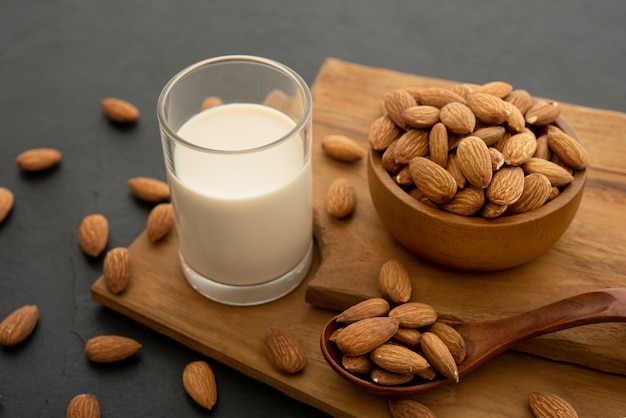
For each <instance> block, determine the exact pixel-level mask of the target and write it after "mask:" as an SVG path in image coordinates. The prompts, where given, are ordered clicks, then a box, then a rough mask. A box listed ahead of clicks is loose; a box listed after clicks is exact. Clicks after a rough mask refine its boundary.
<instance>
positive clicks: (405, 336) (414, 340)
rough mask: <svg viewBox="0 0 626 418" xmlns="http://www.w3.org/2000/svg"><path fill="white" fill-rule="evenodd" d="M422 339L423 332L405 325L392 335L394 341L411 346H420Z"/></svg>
mask: <svg viewBox="0 0 626 418" xmlns="http://www.w3.org/2000/svg"><path fill="white" fill-rule="evenodd" d="M421 339H422V333H421V332H420V331H419V330H418V329H415V328H404V327H400V328H398V331H396V333H395V334H393V337H391V340H392V341H395V342H397V343H399V344H403V345H405V346H407V347H409V348H418V347H419V345H420V340H421Z"/></svg>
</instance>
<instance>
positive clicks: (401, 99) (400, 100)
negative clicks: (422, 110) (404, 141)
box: [383, 89, 417, 129]
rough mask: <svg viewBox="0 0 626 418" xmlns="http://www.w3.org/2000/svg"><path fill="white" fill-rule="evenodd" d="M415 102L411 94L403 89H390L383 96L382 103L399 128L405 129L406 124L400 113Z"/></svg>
mask: <svg viewBox="0 0 626 418" xmlns="http://www.w3.org/2000/svg"><path fill="white" fill-rule="evenodd" d="M416 104H417V103H416V102H415V99H414V98H413V96H411V94H409V93H408V92H407V91H406V90H404V89H396V90H392V91H390V92H389V93H387V94H385V96H384V97H383V105H384V108H385V110H386V111H387V114H388V115H389V117H390V118H391V120H392V121H393V122H394V123H395V124H396V125H398V126H399V127H400V128H401V129H406V128H407V126H408V125H407V124H406V121H405V119H404V117H403V116H402V114H403V113H404V111H405V110H406V109H408V108H409V107H412V106H415V105H416Z"/></svg>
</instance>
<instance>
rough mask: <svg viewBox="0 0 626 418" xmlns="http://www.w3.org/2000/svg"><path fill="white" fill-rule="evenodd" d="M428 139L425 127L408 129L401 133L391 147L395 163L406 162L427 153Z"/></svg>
mask: <svg viewBox="0 0 626 418" xmlns="http://www.w3.org/2000/svg"><path fill="white" fill-rule="evenodd" d="M428 141H429V139H428V131H427V130H425V129H409V130H408V131H406V132H405V133H403V134H402V136H400V139H398V143H397V144H396V146H395V147H394V149H393V156H394V158H395V160H396V163H398V164H407V163H408V162H409V161H410V160H411V159H412V158H415V157H424V156H425V155H427V154H428V147H429V142H428Z"/></svg>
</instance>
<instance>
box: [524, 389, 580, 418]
mask: <svg viewBox="0 0 626 418" xmlns="http://www.w3.org/2000/svg"><path fill="white" fill-rule="evenodd" d="M528 402H529V404H530V409H531V410H532V411H533V415H535V417H536V418H578V413H577V412H576V410H575V409H574V407H573V406H572V405H570V403H569V402H567V401H566V400H565V399H563V398H561V397H560V396H557V395H555V394H554V393H549V392H532V393H531V394H530V396H529V398H528Z"/></svg>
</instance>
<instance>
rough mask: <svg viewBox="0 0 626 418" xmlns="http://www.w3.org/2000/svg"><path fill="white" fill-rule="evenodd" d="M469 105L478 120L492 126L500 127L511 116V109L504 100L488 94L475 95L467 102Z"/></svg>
mask: <svg viewBox="0 0 626 418" xmlns="http://www.w3.org/2000/svg"><path fill="white" fill-rule="evenodd" d="M467 105H468V106H469V108H470V109H472V112H474V114H475V115H476V117H477V118H478V120H480V121H482V122H485V123H489V124H491V125H500V124H501V123H502V122H504V121H506V119H507V118H508V117H509V115H510V114H511V109H510V108H509V107H508V106H507V105H506V103H504V100H502V99H500V98H498V97H496V96H493V95H491V94H487V93H474V94H472V95H471V96H470V97H469V99H468V100H467Z"/></svg>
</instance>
